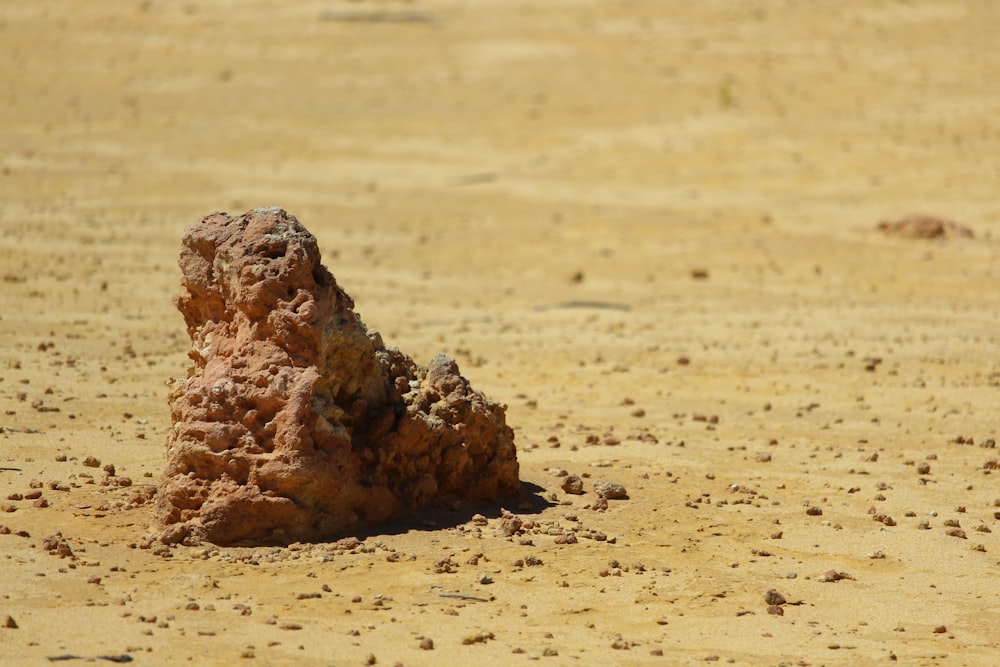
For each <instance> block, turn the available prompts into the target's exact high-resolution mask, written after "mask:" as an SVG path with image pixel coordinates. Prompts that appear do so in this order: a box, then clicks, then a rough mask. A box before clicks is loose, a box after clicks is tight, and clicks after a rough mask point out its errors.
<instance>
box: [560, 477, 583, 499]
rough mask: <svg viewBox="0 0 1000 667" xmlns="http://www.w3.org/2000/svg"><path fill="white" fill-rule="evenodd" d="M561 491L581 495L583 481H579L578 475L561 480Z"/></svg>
mask: <svg viewBox="0 0 1000 667" xmlns="http://www.w3.org/2000/svg"><path fill="white" fill-rule="evenodd" d="M562 490H563V491H565V492H566V493H572V494H574V495H580V494H581V493H583V480H582V479H580V476H579V475H570V476H568V477H567V478H566V479H564V480H563V483H562Z"/></svg>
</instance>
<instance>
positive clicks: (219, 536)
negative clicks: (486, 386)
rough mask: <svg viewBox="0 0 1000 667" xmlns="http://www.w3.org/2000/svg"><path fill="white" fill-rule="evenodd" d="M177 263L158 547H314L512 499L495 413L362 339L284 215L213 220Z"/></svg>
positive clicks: (452, 377)
mask: <svg viewBox="0 0 1000 667" xmlns="http://www.w3.org/2000/svg"><path fill="white" fill-rule="evenodd" d="M180 267H181V271H182V279H181V284H182V287H183V290H182V293H181V294H180V296H179V297H178V298H177V307H178V309H179V310H180V311H181V313H182V314H183V316H184V320H185V322H186V323H187V330H188V334H189V335H190V337H191V351H190V353H189V356H190V357H191V359H192V360H193V362H194V364H193V366H192V368H191V369H190V370H189V372H188V377H187V378H186V379H184V380H177V381H174V383H173V385H172V388H171V391H170V397H169V402H170V408H171V419H172V426H171V429H170V433H169V435H168V455H167V466H166V470H165V473H164V477H163V480H162V482H161V484H160V486H159V490H158V493H157V500H156V507H157V511H158V514H159V517H160V520H161V521H162V523H163V525H164V531H163V540H164V541H166V542H177V541H182V540H188V541H189V542H190V541H196V540H199V539H204V540H207V541H210V542H214V543H216V544H237V543H253V544H283V543H289V542H293V541H315V540H322V539H327V538H330V537H333V536H336V535H338V534H343V533H345V532H346V531H349V530H353V529H356V528H359V527H362V526H370V525H373V524H378V523H380V522H384V521H386V520H389V519H392V518H395V517H398V516H401V515H404V514H406V513H407V512H410V511H412V510H415V509H419V508H422V507H426V506H427V505H429V504H431V503H432V502H433V501H435V500H436V499H440V498H443V497H451V496H454V497H460V498H467V499H471V500H484V499H495V498H499V497H501V496H505V495H510V494H516V493H517V492H518V489H519V484H520V482H519V479H518V464H517V455H516V450H515V447H514V435H513V432H512V431H511V429H510V428H509V427H508V426H507V424H506V422H505V407H504V406H503V405H502V404H500V403H497V402H495V401H493V400H491V399H489V398H487V397H486V396H485V395H483V394H482V392H479V391H477V390H475V389H473V388H472V387H470V386H469V382H468V381H467V380H466V379H465V378H464V377H462V376H461V375H460V374H459V369H458V366H457V364H456V363H455V361H454V360H453V359H451V358H449V357H446V356H443V355H438V356H437V357H435V358H434V359H433V360H432V361H431V362H430V365H429V366H427V367H424V366H420V365H417V364H416V363H414V362H413V360H411V359H410V358H409V357H408V356H406V355H404V354H403V353H401V352H400V351H399V350H397V349H396V348H393V347H386V346H385V345H384V344H383V342H382V340H381V338H380V336H379V334H378V333H377V332H370V331H368V330H367V328H366V327H365V325H364V323H363V322H362V321H361V319H360V318H359V317H358V316H357V315H356V314H355V313H354V311H353V307H354V302H353V301H352V299H351V297H350V296H348V295H347V293H346V292H344V291H343V290H342V289H341V288H340V287H339V286H338V285H337V282H336V280H335V279H334V277H333V275H331V274H330V272H329V271H328V270H327V269H326V267H324V266H323V265H322V264H321V263H320V253H319V249H318V247H317V244H316V239H315V237H313V235H312V234H310V233H309V232H308V231H307V230H306V229H305V228H304V227H303V226H302V225H301V224H300V223H299V222H298V221H297V220H296V219H295V218H294V217H293V216H291V215H289V214H288V213H286V212H285V211H283V210H281V209H276V208H268V209H255V210H253V211H250V212H248V213H246V214H244V215H241V216H238V217H230V216H228V215H226V214H224V213H215V214H213V215H210V216H207V217H205V218H203V219H202V220H201V221H199V222H198V223H196V224H194V225H192V226H191V227H189V228H188V229H187V230H186V231H185V233H184V238H183V241H182V250H181V257H180Z"/></svg>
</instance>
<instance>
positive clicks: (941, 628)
mask: <svg viewBox="0 0 1000 667" xmlns="http://www.w3.org/2000/svg"><path fill="white" fill-rule="evenodd" d="M946 632H948V628H946V627H945V626H943V625H939V626H937V627H935V628H934V634H936V635H943V634H944V633H946Z"/></svg>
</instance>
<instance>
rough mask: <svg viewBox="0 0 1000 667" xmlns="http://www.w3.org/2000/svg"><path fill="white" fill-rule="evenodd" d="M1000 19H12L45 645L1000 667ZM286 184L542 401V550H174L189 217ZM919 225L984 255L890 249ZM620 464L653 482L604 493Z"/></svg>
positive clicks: (11, 511) (8, 333) (18, 425)
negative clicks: (169, 476) (177, 389)
mask: <svg viewBox="0 0 1000 667" xmlns="http://www.w3.org/2000/svg"><path fill="white" fill-rule="evenodd" d="M998 28H1000V5H998V4H997V3H993V2H988V1H980V2H976V1H974V0H969V1H968V2H953V1H950V0H947V1H946V0H911V1H909V2H904V1H889V0H875V1H873V0H856V1H854V0H851V1H845V2H836V3H834V2H828V3H820V2H810V1H805V0H803V1H801V2H796V1H790V0H785V1H777V0H775V1H761V0H757V1H749V0H748V1H746V2H687V1H686V0H635V1H628V0H620V1H617V2H598V1H596V0H592V1H586V0H553V1H551V2H529V1H528V0H495V1H493V0H491V1H482V2H480V1H476V2H468V1H464V0H412V1H411V2H403V1H399V2H397V1H391V0H381V1H379V0H365V1H361V0H358V1H355V2H347V1H342V0H322V1H312V0H308V1H302V2H270V1H268V2H265V1H264V0H247V1H245V2H235V1H228V2H227V1H222V0H219V1H216V2H210V1H205V2H199V1H197V0H191V1H190V2H166V1H164V0H141V1H140V0H129V1H125V0H102V1H101V2H93V1H86V2H85V1H83V0H33V1H32V2H6V3H4V4H3V6H2V7H0V77H2V80H3V82H4V86H3V89H2V91H0V277H2V282H0V508H2V510H3V511H2V512H0V664H3V665H29V664H49V660H47V658H48V659H52V658H56V657H60V656H61V657H64V658H67V659H68V657H69V656H77V657H79V658H81V659H89V660H94V659H95V658H97V657H98V656H105V657H110V658H117V659H119V660H125V659H127V658H131V659H132V661H133V662H134V663H136V664H141V665H174V664H247V665H252V664H260V665H362V664H379V665H394V664H403V665H407V666H414V665H431V664H450V665H468V664H479V665H511V664H522V663H526V662H527V661H529V660H535V659H537V660H540V661H541V663H542V664H552V665H557V664H559V665H592V664H613V665H632V664H634V665H674V664H694V663H702V662H714V661H718V662H719V663H723V664H736V665H867V664H885V663H888V662H891V661H894V660H895V661H897V664H905V665H975V664H982V665H995V664H997V663H998V660H1000V657H998V656H1000V635H998V630H997V629H998V628H1000V506H998V505H1000V484H998V481H1000V472H998V471H997V470H995V469H993V470H991V467H995V466H996V465H997V460H998V456H1000V454H998V452H997V450H996V449H995V444H994V439H995V438H997V437H998V435H1000V434H998V430H1000V330H998V325H1000V315H998V313H1000V289H998V279H1000V263H998V262H1000V234H998V230H1000V199H998V196H997V195H998V189H997V184H998V182H1000V124H998V121H997V118H998V117H1000V87H998V86H997V85H996V82H997V81H998V80H1000V50H998V49H997V48H996V38H997V34H998V32H997V31H998ZM256 206H281V207H284V208H286V209H288V210H289V211H290V212H291V213H292V214H294V215H296V216H297V217H298V218H299V220H300V221H302V222H303V223H304V224H305V225H306V226H307V227H308V228H309V229H310V230H311V231H312V232H313V233H314V234H315V235H316V236H317V237H318V239H319V241H320V247H321V249H322V251H323V254H324V261H325V263H326V264H327V266H328V267H329V268H330V269H331V270H332V271H333V273H334V275H335V276H336V277H337V280H338V281H339V282H340V284H341V285H342V286H343V287H344V288H345V289H346V290H347V291H348V292H349V293H350V294H351V295H352V296H353V297H354V299H355V301H356V303H357V310H358V312H359V313H360V314H361V315H362V317H363V318H364V320H365V321H366V323H367V324H368V325H369V326H370V327H372V328H375V329H378V330H379V331H381V332H382V334H383V336H384V338H385V340H386V342H387V343H388V344H392V345H397V346H399V347H400V348H401V349H403V350H404V351H405V352H407V353H409V354H410V355H412V356H413V357H414V358H416V359H417V360H418V361H421V362H423V363H426V362H427V361H429V360H430V358H431V357H432V356H433V355H434V354H436V353H438V352H445V353H448V354H451V355H453V356H455V357H456V358H457V359H458V360H459V363H460V365H461V367H462V370H463V373H464V374H465V375H466V376H467V377H469V378H470V379H471V381H472V382H473V384H474V386H476V387H477V388H479V389H482V390H483V391H485V392H486V393H487V394H489V395H491V396H493V397H495V398H497V399H499V400H502V401H503V402H505V403H507V404H508V405H509V408H508V413H507V418H508V422H509V423H510V424H511V425H512V426H513V427H514V428H515V430H516V433H517V443H518V449H519V459H520V462H521V476H522V480H523V481H524V495H523V497H522V498H520V499H516V498H515V499H512V500H511V501H509V502H506V503H503V505H504V506H506V507H507V509H510V510H512V511H515V512H517V513H519V514H520V515H521V516H522V518H523V519H524V520H526V521H529V522H531V523H529V525H532V526H534V527H533V528H531V529H529V530H528V531H526V532H525V534H523V535H519V536H515V537H512V538H505V537H504V536H503V534H502V533H501V531H500V530H499V520H498V517H499V513H500V504H497V505H494V506H486V507H460V508H457V509H451V510H447V509H440V510H434V511H431V512H427V513H425V514H421V515H420V516H416V517H413V518H412V519H411V520H408V521H405V522H403V523H401V524H398V525H393V526H388V527H384V528H382V529H376V530H373V531H371V532H369V533H366V534H363V535H356V536H346V537H356V538H357V539H356V540H346V541H341V542H331V543H329V544H317V545H292V546H291V547H289V548H282V549H277V548H215V547H214V546H213V545H201V546H199V547H183V546H181V547H176V548H167V547H165V546H163V545H156V544H152V545H150V544H149V539H148V535H150V534H152V533H153V532H154V529H155V525H154V523H155V517H154V516H153V513H152V508H151V506H150V505H149V504H148V503H144V502H143V501H144V500H145V499H147V498H148V496H149V491H150V490H151V489H153V488H154V486H155V484H156V483H157V479H158V477H159V475H160V472H161V470H162V468H163V464H164V457H165V434H166V431H167V429H168V426H169V414H168V411H167V406H166V401H165V399H166V391H167V389H166V382H167V381H168V378H170V377H183V375H184V373H185V372H186V368H187V357H186V352H187V347H188V339H187V336H186V333H185V330H184V326H183V322H182V321H181V319H180V316H179V315H178V313H177V311H176V310H175V308H174V306H173V297H174V296H175V294H176V293H177V291H178V278H179V271H178V270H177V267H176V259H177V254H178V251H179V248H180V238H181V235H182V233H183V230H184V228H185V227H186V226H187V225H189V224H191V223H193V222H195V221H196V220H198V219H199V218H200V217H201V216H203V215H205V214H208V213H210V212H212V211H216V210H225V211H228V212H230V213H234V214H235V213H242V212H243V211H245V210H247V209H250V208H253V207H256ZM911 213H922V214H928V215H935V216H940V217H941V218H945V219H950V220H954V221H955V222H957V223H958V224H959V225H962V226H965V227H967V228H968V229H969V230H971V231H972V233H973V234H974V236H973V237H971V238H969V237H967V236H963V235H962V234H961V233H958V232H960V231H961V230H960V229H959V228H949V229H947V230H946V231H947V233H946V234H945V235H944V236H942V237H939V238H934V239H915V238H906V237H901V236H899V235H892V234H886V233H883V232H882V231H880V230H879V229H878V228H877V225H878V223H879V222H880V221H883V220H894V219H898V218H900V217H902V216H904V215H907V214H911ZM88 457H93V458H94V459H97V461H94V460H90V461H88V460H87V459H88ZM991 461H992V463H991ZM93 464H97V467H93ZM109 464H113V465H114V467H115V473H116V477H114V478H108V479H110V481H112V482H114V481H115V480H116V479H121V478H123V477H128V478H130V479H131V481H132V485H131V486H127V487H126V486H115V485H114V484H108V485H106V484H105V483H106V482H107V481H108V479H106V474H105V472H104V470H102V469H103V468H104V467H105V466H107V465H109ZM563 472H568V473H571V474H579V475H589V477H588V478H586V479H585V482H586V485H587V486H586V488H587V493H585V494H584V495H582V496H577V495H569V494H566V493H564V492H563V491H562V489H561V483H562V478H561V477H560V476H559V475H560V474H563ZM991 473H992V474H991ZM601 479H605V480H610V481H614V482H618V483H621V484H623V485H625V487H626V488H627V490H628V495H629V498H628V499H626V500H612V501H610V503H609V506H608V508H607V510H606V511H598V510H596V509H594V508H593V506H594V503H595V500H596V497H595V495H594V494H593V492H592V484H593V483H594V482H595V481H597V480H601ZM119 483H120V482H119ZM477 512H478V513H481V514H482V515H483V516H484V517H485V518H486V520H487V522H486V525H481V520H479V521H474V520H473V515H474V514H476V513H477ZM57 532H59V533H61V538H62V539H61V540H60V538H59V537H58V536H55V534H56V533H57ZM560 533H562V534H563V536H565V535H567V534H569V533H573V534H574V535H575V536H576V537H577V538H578V542H577V543H576V544H565V543H563V544H560V543H558V542H564V541H565V537H563V539H558V538H560ZM150 546H152V548H148V547H150ZM142 547H147V548H142ZM60 549H61V550H62V554H63V556H60ZM70 553H71V554H72V555H69V554H70ZM442 561H444V566H442V565H441V562H442ZM442 569H445V570H449V569H450V570H452V572H436V571H435V570H442ZM834 575H836V576H834ZM489 582H491V583H489ZM771 589H774V590H775V591H777V592H778V593H780V594H781V595H782V596H783V597H784V598H785V600H786V604H784V605H779V607H780V611H782V612H783V614H782V615H778V614H775V613H769V610H768V603H767V602H766V601H765V597H766V594H767V593H768V591H769V590H771ZM456 596H457V597H456ZM463 596H464V597H463ZM772 611H774V610H772ZM426 640H430V641H431V642H433V648H432V649H431V648H430V642H427V641H426ZM422 643H423V646H424V647H423V648H422V646H421V645H422Z"/></svg>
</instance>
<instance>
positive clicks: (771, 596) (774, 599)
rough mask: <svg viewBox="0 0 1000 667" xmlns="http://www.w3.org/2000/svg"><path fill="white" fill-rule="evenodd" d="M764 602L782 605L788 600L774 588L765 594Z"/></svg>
mask: <svg viewBox="0 0 1000 667" xmlns="http://www.w3.org/2000/svg"><path fill="white" fill-rule="evenodd" d="M764 602H766V603H767V604H769V605H782V604H785V603H786V602H787V600H786V599H785V596H784V595H782V594H781V593H779V592H778V591H777V590H775V589H773V588H772V589H771V590H769V591H768V592H767V593H765V594H764Z"/></svg>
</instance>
